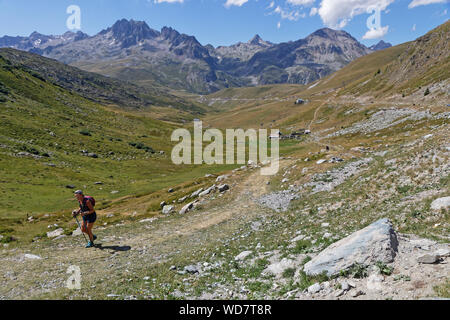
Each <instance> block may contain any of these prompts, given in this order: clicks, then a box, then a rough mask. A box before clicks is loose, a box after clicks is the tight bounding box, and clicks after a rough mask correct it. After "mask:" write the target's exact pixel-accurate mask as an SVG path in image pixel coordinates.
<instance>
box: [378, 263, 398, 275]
mask: <svg viewBox="0 0 450 320" xmlns="http://www.w3.org/2000/svg"><path fill="white" fill-rule="evenodd" d="M375 265H376V266H377V268H378V269H379V270H380V273H381V274H383V275H386V276H390V275H391V274H392V271H394V268H392V267H388V266H387V265H386V264H385V263H383V262H381V261H378V262H377V263H376V264H375Z"/></svg>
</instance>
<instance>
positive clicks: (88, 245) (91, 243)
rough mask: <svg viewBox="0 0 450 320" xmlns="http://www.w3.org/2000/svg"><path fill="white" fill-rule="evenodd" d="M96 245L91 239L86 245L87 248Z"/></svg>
mask: <svg viewBox="0 0 450 320" xmlns="http://www.w3.org/2000/svg"><path fill="white" fill-rule="evenodd" d="M92 247H94V243H93V242H92V241H89V243H88V244H87V245H86V248H92Z"/></svg>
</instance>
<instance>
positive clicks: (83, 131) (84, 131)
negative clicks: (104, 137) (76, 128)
mask: <svg viewBox="0 0 450 320" xmlns="http://www.w3.org/2000/svg"><path fill="white" fill-rule="evenodd" d="M80 134H81V135H83V136H87V137H90V136H92V134H91V133H90V132H89V130H87V129H83V130H81V131H80Z"/></svg>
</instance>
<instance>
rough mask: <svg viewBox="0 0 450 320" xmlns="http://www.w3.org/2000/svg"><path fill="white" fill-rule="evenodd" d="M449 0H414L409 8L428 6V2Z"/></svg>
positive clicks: (445, 0)
mask: <svg viewBox="0 0 450 320" xmlns="http://www.w3.org/2000/svg"><path fill="white" fill-rule="evenodd" d="M447 2H449V1H448V0H413V1H412V2H411V3H410V4H409V5H408V8H410V9H412V8H415V7H418V6H426V5H428V4H433V3H447Z"/></svg>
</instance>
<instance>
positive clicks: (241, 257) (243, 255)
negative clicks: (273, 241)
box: [234, 251, 253, 261]
mask: <svg viewBox="0 0 450 320" xmlns="http://www.w3.org/2000/svg"><path fill="white" fill-rule="evenodd" d="M252 253H253V252H252V251H244V252H241V253H240V254H238V255H237V256H236V257H235V258H234V260H236V261H243V260H245V258H247V257H248V256H249V255H251V254H252Z"/></svg>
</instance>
